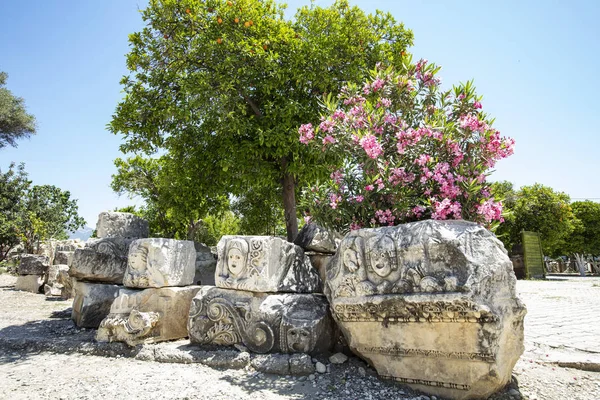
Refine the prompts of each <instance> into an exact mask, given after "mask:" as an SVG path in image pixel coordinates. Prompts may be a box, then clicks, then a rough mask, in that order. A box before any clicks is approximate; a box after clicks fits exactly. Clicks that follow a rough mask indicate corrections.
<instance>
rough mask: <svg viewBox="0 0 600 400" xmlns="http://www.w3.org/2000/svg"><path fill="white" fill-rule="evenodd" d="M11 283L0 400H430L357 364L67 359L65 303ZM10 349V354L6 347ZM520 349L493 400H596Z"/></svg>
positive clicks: (3, 305) (566, 374)
mask: <svg viewBox="0 0 600 400" xmlns="http://www.w3.org/2000/svg"><path fill="white" fill-rule="evenodd" d="M14 281H15V278H14V277H12V276H9V275H0V399H31V398H36V399H90V400H92V399H93V400H96V399H101V400H108V399H212V400H218V399H239V400H242V399H259V400H260V399H269V400H271V399H306V400H308V399H332V400H333V399H386V400H387V399H420V400H427V399H431V400H434V396H432V397H428V396H423V395H422V396H419V395H418V394H415V393H414V392H412V391H411V390H410V389H408V388H406V387H403V386H400V385H396V384H392V383H388V382H383V381H380V380H379V379H378V378H377V377H376V376H375V374H374V371H373V370H371V369H370V368H368V367H366V365H365V364H363V363H362V362H361V361H360V360H358V359H351V360H350V361H349V362H347V363H345V364H343V365H341V366H338V365H332V366H331V373H327V374H322V375H321V374H315V375H314V376H310V377H286V376H277V375H268V374H263V373H257V372H256V371H254V370H252V369H241V370H236V369H226V370H221V369H216V368H211V367H208V366H205V365H202V364H172V363H169V364H165V363H158V362H149V361H139V360H136V359H132V358H123V357H99V356H93V355H82V354H78V353H77V352H74V353H71V352H69V351H68V350H69V348H68V347H65V344H70V343H84V344H85V343H90V342H91V341H92V338H93V334H94V332H93V331H89V330H88V331H86V330H80V329H77V328H75V327H74V326H73V324H72V323H71V322H70V320H69V317H70V306H71V302H69V301H52V300H46V299H45V297H44V296H43V295H36V294H32V293H25V292H17V291H15V290H14V289H13V288H12V286H13V285H14ZM526 303H527V301H526ZM598 317H600V316H598ZM598 334H599V335H600V332H598ZM46 338H51V339H52V340H55V341H56V340H59V341H62V342H61V343H63V345H62V346H61V347H60V349H61V350H60V353H65V352H66V353H67V354H57V353H55V352H48V351H39V350H36V348H35V346H33V347H32V346H31V345H30V344H29V345H27V346H25V345H24V346H23V348H22V349H20V348H19V345H18V343H20V342H19V341H20V340H23V342H24V343H25V342H26V341H29V343H31V341H32V340H39V341H43V340H45V339H46ZM9 342H10V343H11V346H7V345H6V343H9ZM15 343H16V345H15ZM529 343H531V342H529ZM527 347H528V348H527V350H526V352H525V354H524V355H523V357H522V358H521V360H520V361H519V362H518V363H517V366H516V367H515V370H514V380H515V382H514V383H513V384H512V385H511V387H509V388H507V389H506V390H505V391H503V392H502V393H500V394H498V395H496V396H494V398H495V399H503V400H508V399H520V398H524V399H532V400H534V399H539V400H543V399H548V400H559V399H560V400H562V399H573V400H588V399H590V400H592V399H594V400H597V399H600V373H599V372H587V371H581V370H577V369H570V368H560V367H558V366H556V365H551V364H546V363H544V359H543V358H544V357H543V356H544V355H543V354H541V353H540V348H539V347H536V348H532V347H531V346H530V345H528V346H527ZM65 350H67V351H65ZM362 368H364V370H361V369H362ZM365 372H366V373H365ZM363 373H365V374H364V375H363Z"/></svg>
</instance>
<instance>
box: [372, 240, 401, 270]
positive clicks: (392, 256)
mask: <svg viewBox="0 0 600 400" xmlns="http://www.w3.org/2000/svg"><path fill="white" fill-rule="evenodd" d="M366 247H367V255H368V259H369V263H368V264H369V267H368V269H369V271H371V272H374V273H375V274H377V275H379V276H380V277H382V278H385V277H386V276H388V275H389V274H390V273H391V272H392V271H393V270H396V269H397V268H398V261H397V258H396V245H395V243H394V239H392V238H391V237H389V236H387V235H384V236H375V237H372V238H369V239H368V241H367V246H366Z"/></svg>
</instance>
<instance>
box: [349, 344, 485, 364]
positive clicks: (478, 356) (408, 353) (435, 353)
mask: <svg viewBox="0 0 600 400" xmlns="http://www.w3.org/2000/svg"><path fill="white" fill-rule="evenodd" d="M357 351H358V352H360V353H374V354H388V355H392V356H402V357H434V358H452V359H458V360H469V361H473V360H477V361H485V362H495V361H496V356H495V355H493V354H491V353H467V352H460V351H451V352H446V351H439V350H424V349H403V348H399V347H359V348H358V349H357Z"/></svg>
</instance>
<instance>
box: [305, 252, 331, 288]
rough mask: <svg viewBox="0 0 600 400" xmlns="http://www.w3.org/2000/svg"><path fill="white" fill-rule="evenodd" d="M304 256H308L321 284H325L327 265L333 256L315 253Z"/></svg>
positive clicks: (307, 253)
mask: <svg viewBox="0 0 600 400" xmlns="http://www.w3.org/2000/svg"><path fill="white" fill-rule="evenodd" d="M306 255H307V256H308V259H309V260H310V263H311V265H312V266H313V268H314V269H316V270H317V272H318V273H319V278H321V282H325V280H326V279H327V264H328V263H329V261H331V259H332V258H333V254H324V253H315V252H312V251H311V252H306Z"/></svg>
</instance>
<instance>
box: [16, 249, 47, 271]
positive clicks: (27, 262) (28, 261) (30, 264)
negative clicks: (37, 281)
mask: <svg viewBox="0 0 600 400" xmlns="http://www.w3.org/2000/svg"><path fill="white" fill-rule="evenodd" d="M49 266H50V260H49V258H48V257H47V256H44V255H37V254H23V255H22V256H21V263H20V264H19V267H18V268H17V273H18V274H19V275H44V274H45V273H46V272H47V271H48V267H49Z"/></svg>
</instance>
